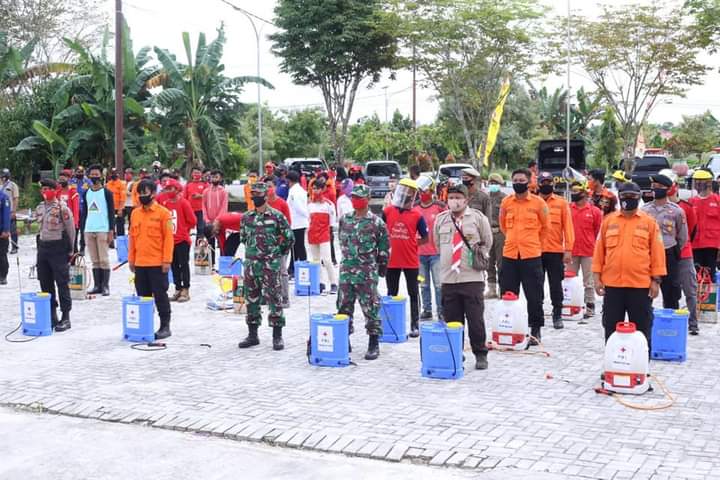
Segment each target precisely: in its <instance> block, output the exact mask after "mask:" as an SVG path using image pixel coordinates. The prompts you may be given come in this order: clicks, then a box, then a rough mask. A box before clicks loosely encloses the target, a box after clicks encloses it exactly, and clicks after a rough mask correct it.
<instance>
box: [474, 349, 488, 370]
mask: <svg viewBox="0 0 720 480" xmlns="http://www.w3.org/2000/svg"><path fill="white" fill-rule="evenodd" d="M487 368H488V361H487V352H484V353H478V354H477V355H475V370H487Z"/></svg>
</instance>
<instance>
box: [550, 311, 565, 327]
mask: <svg viewBox="0 0 720 480" xmlns="http://www.w3.org/2000/svg"><path fill="white" fill-rule="evenodd" d="M564 327H565V325H563V321H562V317H561V316H560V314H559V313H554V314H553V328H554V329H555V330H562V329H563V328H564Z"/></svg>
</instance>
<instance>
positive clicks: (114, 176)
mask: <svg viewBox="0 0 720 480" xmlns="http://www.w3.org/2000/svg"><path fill="white" fill-rule="evenodd" d="M110 179H111V180H117V179H118V176H117V175H110Z"/></svg>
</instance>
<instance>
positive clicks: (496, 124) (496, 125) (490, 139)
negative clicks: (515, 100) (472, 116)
mask: <svg viewBox="0 0 720 480" xmlns="http://www.w3.org/2000/svg"><path fill="white" fill-rule="evenodd" d="M508 93H510V79H509V78H508V79H506V80H505V81H504V82H503V84H502V87H500V96H499V97H498V103H497V106H496V107H495V111H494V112H493V116H492V120H490V128H489V129H488V135H487V141H486V142H485V145H486V147H485V159H484V161H483V165H485V167H486V168H490V154H491V153H492V151H493V148H495V142H496V141H497V136H498V133H500V119H501V118H502V114H503V109H504V108H505V100H507V96H508ZM478 153H479V152H478Z"/></svg>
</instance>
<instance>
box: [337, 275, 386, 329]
mask: <svg viewBox="0 0 720 480" xmlns="http://www.w3.org/2000/svg"><path fill="white" fill-rule="evenodd" d="M366 280H367V281H366V282H361V283H350V282H340V286H339V287H338V296H337V304H336V307H337V311H338V313H344V314H345V315H347V316H349V317H350V322H351V323H350V325H351V328H350V333H352V332H353V330H354V329H353V327H352V323H353V322H352V318H353V314H354V313H355V301H356V300H357V301H358V302H360V309H361V310H362V312H363V315H365V330H366V331H367V334H368V335H382V332H383V330H382V324H381V323H380V316H379V313H378V312H379V311H380V297H379V295H378V291H377V279H375V280H374V281H373V279H372V277H371V276H370V275H368V277H367V278H366Z"/></svg>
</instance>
